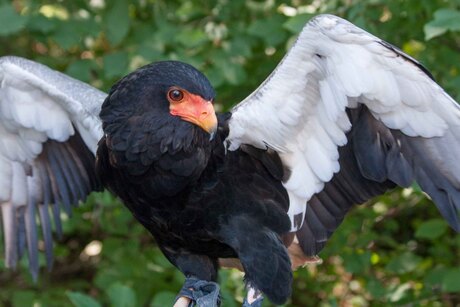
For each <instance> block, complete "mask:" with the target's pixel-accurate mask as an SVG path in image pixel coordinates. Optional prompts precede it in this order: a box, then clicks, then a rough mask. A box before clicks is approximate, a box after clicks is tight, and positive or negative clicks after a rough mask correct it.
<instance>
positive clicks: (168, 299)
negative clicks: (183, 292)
mask: <svg viewBox="0 0 460 307" xmlns="http://www.w3.org/2000/svg"><path fill="white" fill-rule="evenodd" d="M176 296H177V294H175V293H174V292H169V291H165V292H160V293H158V294H157V295H155V297H154V298H153V300H152V302H151V303H150V307H163V306H172V303H173V302H174V300H175V299H176Z"/></svg>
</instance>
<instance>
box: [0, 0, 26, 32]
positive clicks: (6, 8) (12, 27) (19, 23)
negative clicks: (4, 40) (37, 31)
mask: <svg viewBox="0 0 460 307" xmlns="http://www.w3.org/2000/svg"><path fill="white" fill-rule="evenodd" d="M0 20H1V26H0V35H3V36H5V35H9V34H13V33H15V32H18V31H20V30H21V29H23V28H24V26H25V24H26V22H27V18H25V17H23V16H20V15H19V14H18V13H16V11H15V10H14V8H13V7H12V6H11V5H10V4H3V5H1V6H0Z"/></svg>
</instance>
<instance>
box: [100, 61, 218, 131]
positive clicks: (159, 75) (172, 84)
mask: <svg viewBox="0 0 460 307" xmlns="http://www.w3.org/2000/svg"><path fill="white" fill-rule="evenodd" d="M214 97H215V92H214V89H213V88H212V86H211V84H210V83H209V80H208V79H207V78H206V77H205V76H204V75H203V74H202V73H201V72H199V71H198V70H197V69H195V68H194V67H193V66H191V65H189V64H185V63H182V62H177V61H164V62H156V63H152V64H149V65H147V66H144V67H142V68H140V69H138V70H136V71H134V72H133V73H131V74H129V75H127V76H126V77H124V78H123V79H121V80H120V81H118V82H117V83H116V84H115V85H114V86H113V87H112V89H111V90H110V93H109V96H108V97H107V99H106V100H105V102H104V104H103V105H102V110H101V113H100V117H101V119H102V122H103V128H104V130H106V128H109V127H108V126H110V125H111V123H116V122H119V121H124V120H126V117H127V116H128V117H133V116H142V115H143V114H144V113H145V112H154V113H155V114H160V115H166V112H169V114H170V115H171V116H174V117H178V118H180V119H182V120H184V121H187V122H190V123H192V124H195V125H196V126H199V127H201V128H202V129H203V130H205V131H206V132H208V133H209V134H211V136H212V135H213V134H214V133H215V131H216V128H217V118H216V115H215V111H214V108H213V106H212V101H213V99H214ZM153 119H154V118H152V120H153ZM109 130H110V128H109Z"/></svg>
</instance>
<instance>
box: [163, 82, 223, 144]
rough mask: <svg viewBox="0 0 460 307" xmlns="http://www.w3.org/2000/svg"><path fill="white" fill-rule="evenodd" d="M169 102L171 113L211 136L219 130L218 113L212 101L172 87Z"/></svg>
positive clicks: (169, 92) (168, 95)
mask: <svg viewBox="0 0 460 307" xmlns="http://www.w3.org/2000/svg"><path fill="white" fill-rule="evenodd" d="M166 97H167V98H168V101H169V113H170V114H171V115H174V116H179V117H180V118H182V119H183V120H186V121H188V122H191V123H193V124H195V125H197V126H199V127H201V128H202V129H203V130H204V131H206V132H208V133H209V134H211V136H212V135H214V133H215V131H216V129H217V117H216V112H215V111H214V107H213V105H212V103H211V101H207V100H205V99H204V98H202V97H201V96H199V95H195V94H192V93H190V92H188V91H186V90H184V89H182V88H180V87H175V86H174V87H171V88H170V89H169V91H168V94H167V95H166Z"/></svg>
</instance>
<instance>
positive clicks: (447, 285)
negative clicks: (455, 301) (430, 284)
mask: <svg viewBox="0 0 460 307" xmlns="http://www.w3.org/2000/svg"><path fill="white" fill-rule="evenodd" d="M442 289H443V290H444V291H446V292H457V293H458V292H460V268H451V269H450V270H449V271H448V272H447V273H446V274H445V275H444V278H443V280H442Z"/></svg>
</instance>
